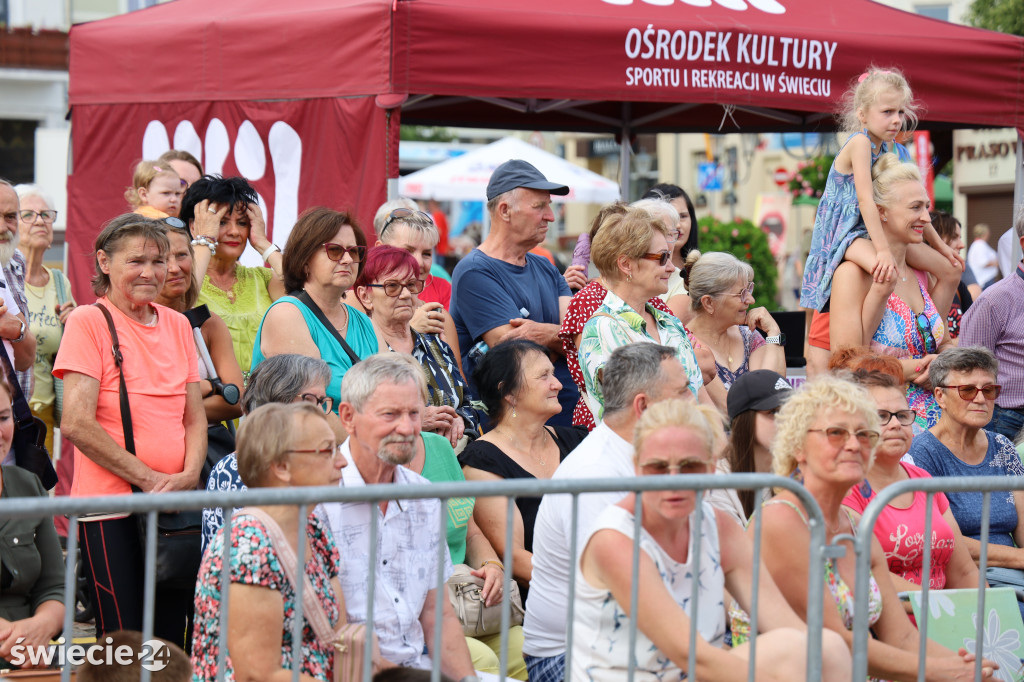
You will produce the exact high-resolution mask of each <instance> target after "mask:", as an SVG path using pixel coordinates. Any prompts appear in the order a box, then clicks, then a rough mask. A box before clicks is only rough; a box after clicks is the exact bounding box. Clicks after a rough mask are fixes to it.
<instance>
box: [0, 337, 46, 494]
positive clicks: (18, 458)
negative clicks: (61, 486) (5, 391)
mask: <svg viewBox="0 0 1024 682" xmlns="http://www.w3.org/2000/svg"><path fill="white" fill-rule="evenodd" d="M0 355H2V356H3V360H4V369H5V370H6V371H7V383H9V384H10V385H11V391H12V392H13V393H14V399H13V400H12V401H11V408H12V409H13V411H14V438H13V439H12V443H11V445H12V449H13V450H14V463H15V464H16V465H17V466H19V467H21V468H22V469H25V470H26V471H31V472H32V473H33V474H35V475H36V476H38V477H39V481H40V483H42V484H43V488H45V489H46V490H53V487H54V486H55V485H57V472H56V471H55V470H54V468H53V462H52V461H51V460H50V453H49V451H47V449H46V422H44V421H43V420H42V419H40V418H39V417H36V416H34V415H33V414H32V410H30V409H29V407H28V401H27V400H26V399H25V394H24V393H22V392H21V384H19V383H18V375H17V374H16V373H15V372H14V365H12V364H11V359H10V358H9V357H7V351H6V350H5V349H3V348H0ZM5 454H7V453H0V459H3V455H5Z"/></svg>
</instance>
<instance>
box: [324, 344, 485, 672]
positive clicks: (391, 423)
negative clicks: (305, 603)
mask: <svg viewBox="0 0 1024 682" xmlns="http://www.w3.org/2000/svg"><path fill="white" fill-rule="evenodd" d="M341 395H342V397H343V398H344V400H343V401H342V403H341V405H340V406H339V409H338V416H339V417H340V418H341V423H342V425H343V426H344V427H345V430H346V431H347V432H348V434H349V437H348V439H347V440H346V441H345V442H344V443H343V444H342V446H341V448H342V452H343V453H344V456H345V459H346V460H348V462H349V464H348V466H347V467H345V469H343V470H342V481H341V484H342V485H343V486H345V487H346V488H359V487H363V486H367V485H376V484H395V485H404V484H427V483H429V481H427V479H425V478H423V477H422V476H420V475H418V474H416V473H413V472H412V471H410V470H409V469H407V468H405V466H404V465H405V464H408V463H409V462H410V461H412V458H413V456H414V455H415V452H416V443H417V441H418V440H419V435H420V427H421V424H422V412H423V406H424V404H425V403H426V395H427V386H426V379H425V377H424V375H423V370H422V369H421V367H420V366H419V364H417V363H416V361H415V360H413V359H412V357H411V356H407V355H403V354H401V353H385V354H381V355H374V356H372V357H370V358H367V359H366V360H363V361H362V362H360V363H358V364H356V365H355V366H353V367H352V368H351V369H350V370H348V372H346V373H345V377H344V379H343V380H342V384H341ZM323 510H324V514H325V515H326V517H327V520H328V523H329V525H330V527H331V532H332V533H333V534H334V540H335V542H336V543H337V545H338V552H339V553H340V555H341V567H340V569H341V570H340V575H339V579H340V581H341V588H342V592H343V593H344V595H345V609H346V611H347V612H348V618H349V620H350V621H352V622H355V623H362V622H366V609H367V594H366V593H367V585H368V584H369V570H370V568H369V561H370V545H369V536H370V519H371V514H377V532H378V535H377V556H376V565H375V567H374V578H375V589H374V597H373V600H374V601H373V627H374V631H375V632H376V633H377V638H378V641H379V644H380V652H381V655H382V656H383V657H384V658H385V659H387V660H389V661H391V662H392V663H395V664H397V665H399V666H402V667H406V668H420V669H429V668H430V667H431V656H433V657H439V658H440V661H441V672H443V673H444V674H445V675H447V676H449V677H450V678H452V679H453V680H459V681H460V682H477V678H476V677H475V673H474V670H473V663H472V660H471V659H470V655H469V649H468V648H467V647H466V638H465V637H464V636H463V634H462V625H461V624H460V623H459V620H458V618H457V617H456V615H455V612H454V610H453V609H452V606H451V603H450V602H449V601H448V595H447V589H446V588H445V587H443V586H442V588H441V590H442V591H441V592H440V593H439V592H438V590H437V587H436V586H437V574H438V568H439V562H443V564H444V565H443V572H444V577H445V579H447V578H448V576H450V575H451V573H452V567H451V559H450V558H449V556H448V551H447V544H446V542H445V537H444V533H443V531H442V527H441V525H440V523H441V518H442V517H441V515H442V513H445V512H443V511H442V508H441V501H440V500H438V499H434V498H430V499H420V500H391V501H388V500H384V501H383V502H380V503H379V504H378V505H371V504H370V503H368V502H346V503H336V504H324V505H323ZM439 548H441V549H439ZM438 599H441V600H442V604H443V613H442V625H441V633H442V635H441V650H440V651H434V650H433V648H434V636H433V633H434V618H435V609H436V602H437V600H438ZM425 635H426V636H425Z"/></svg>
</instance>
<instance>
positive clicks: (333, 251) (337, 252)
mask: <svg viewBox="0 0 1024 682" xmlns="http://www.w3.org/2000/svg"><path fill="white" fill-rule="evenodd" d="M323 247H324V251H326V252H327V257H328V258H330V259H331V260H333V261H340V260H341V259H342V258H344V257H345V254H346V253H347V254H348V255H349V257H350V258H351V259H352V262H353V263H361V262H362V261H363V256H365V255H366V247H365V246H358V245H356V246H342V245H341V244H335V243H333V242H327V243H326V244H323Z"/></svg>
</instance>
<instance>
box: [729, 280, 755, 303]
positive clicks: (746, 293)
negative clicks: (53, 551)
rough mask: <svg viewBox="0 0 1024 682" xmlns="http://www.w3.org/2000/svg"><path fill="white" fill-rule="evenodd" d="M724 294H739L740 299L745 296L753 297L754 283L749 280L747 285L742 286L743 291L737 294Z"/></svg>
mask: <svg viewBox="0 0 1024 682" xmlns="http://www.w3.org/2000/svg"><path fill="white" fill-rule="evenodd" d="M726 296H739V298H740V300H741V301H742V300H743V299H745V298H748V297H750V298H753V297H754V283H753V282H751V283H750V284H748V285H747V286H745V287H743V291H741V292H739V293H738V294H726Z"/></svg>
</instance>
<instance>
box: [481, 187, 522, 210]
mask: <svg viewBox="0 0 1024 682" xmlns="http://www.w3.org/2000/svg"><path fill="white" fill-rule="evenodd" d="M518 191H519V188H518V187H513V188H512V189H510V190H509V191H507V192H502V193H501V194H499V195H498V196H496V197H494V198H493V199H488V200H487V212H488V213H489V214H491V215H494V212H495V211H497V210H498V204H500V203H501V202H503V201H504V202H506V203H507V204H508V205H509V206H511V207H512V208H515V207H516V206H518V205H519V195H518V194H516V192H518Z"/></svg>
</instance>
